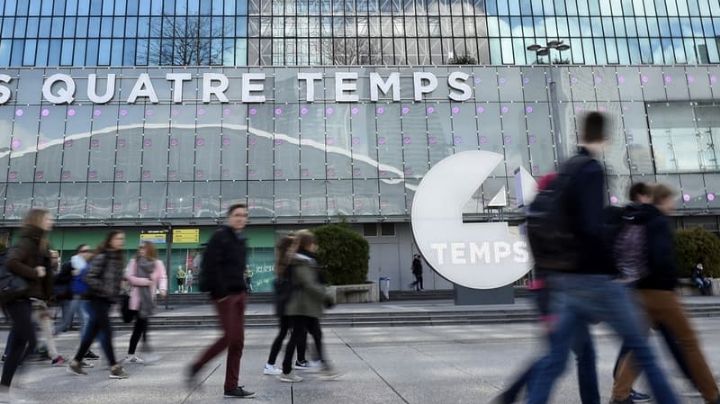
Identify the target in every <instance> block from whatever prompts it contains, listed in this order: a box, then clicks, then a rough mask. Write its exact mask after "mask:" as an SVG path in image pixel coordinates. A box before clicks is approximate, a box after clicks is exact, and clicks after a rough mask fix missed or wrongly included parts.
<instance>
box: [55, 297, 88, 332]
mask: <svg viewBox="0 0 720 404" xmlns="http://www.w3.org/2000/svg"><path fill="white" fill-rule="evenodd" d="M82 305H83V301H82V300H81V299H80V298H79V297H76V298H74V299H72V300H63V302H62V322H61V323H60V324H59V325H58V326H57V327H55V334H60V333H63V332H66V331H68V330H69V329H70V327H72V323H73V320H74V319H75V316H76V315H78V313H79V314H80V317H81V319H82V320H83V322H82V324H83V327H84V326H85V323H86V321H85V318H84V316H83V315H82V312H81V310H82Z"/></svg>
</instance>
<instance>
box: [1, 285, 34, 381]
mask: <svg viewBox="0 0 720 404" xmlns="http://www.w3.org/2000/svg"><path fill="white" fill-rule="evenodd" d="M5 312H6V313H7V315H8V316H10V320H11V321H12V330H11V331H10V332H11V333H12V338H8V343H9V344H10V350H9V351H8V354H7V357H6V358H5V365H4V366H3V370H2V379H1V380H0V385H2V386H5V387H10V383H12V379H13V376H15V372H16V371H17V368H18V366H20V364H21V363H22V361H23V359H25V357H26V356H27V355H26V353H32V351H34V350H35V345H36V344H37V340H36V338H35V327H34V326H33V323H32V304H31V303H30V300H27V299H23V300H16V301H14V302H10V303H7V304H6V305H5Z"/></svg>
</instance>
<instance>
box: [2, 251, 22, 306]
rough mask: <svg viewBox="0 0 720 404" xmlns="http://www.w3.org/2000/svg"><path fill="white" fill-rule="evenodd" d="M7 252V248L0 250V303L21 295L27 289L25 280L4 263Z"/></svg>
mask: <svg viewBox="0 0 720 404" xmlns="http://www.w3.org/2000/svg"><path fill="white" fill-rule="evenodd" d="M8 253H9V250H3V251H1V252H0V303H7V302H10V301H12V300H15V299H17V298H19V297H23V296H25V293H26V292H27V290H28V282H27V280H25V278H23V277H22V276H20V275H17V274H15V273H13V272H10V270H9V269H8V267H7V265H6V264H7V257H8Z"/></svg>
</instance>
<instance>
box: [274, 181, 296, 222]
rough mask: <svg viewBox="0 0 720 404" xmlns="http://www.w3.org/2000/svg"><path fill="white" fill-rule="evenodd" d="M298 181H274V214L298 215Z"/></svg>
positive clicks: (277, 215)
mask: <svg viewBox="0 0 720 404" xmlns="http://www.w3.org/2000/svg"><path fill="white" fill-rule="evenodd" d="M298 195H300V181H297V180H290V181H276V182H275V216H276V217H279V216H290V217H296V216H300V198H298Z"/></svg>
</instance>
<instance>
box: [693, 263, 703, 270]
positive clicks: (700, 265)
mask: <svg viewBox="0 0 720 404" xmlns="http://www.w3.org/2000/svg"><path fill="white" fill-rule="evenodd" d="M695 268H697V269H698V270H700V271H702V270H703V269H705V268H704V267H703V264H702V262H699V263H698V264H697V266H695Z"/></svg>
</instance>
